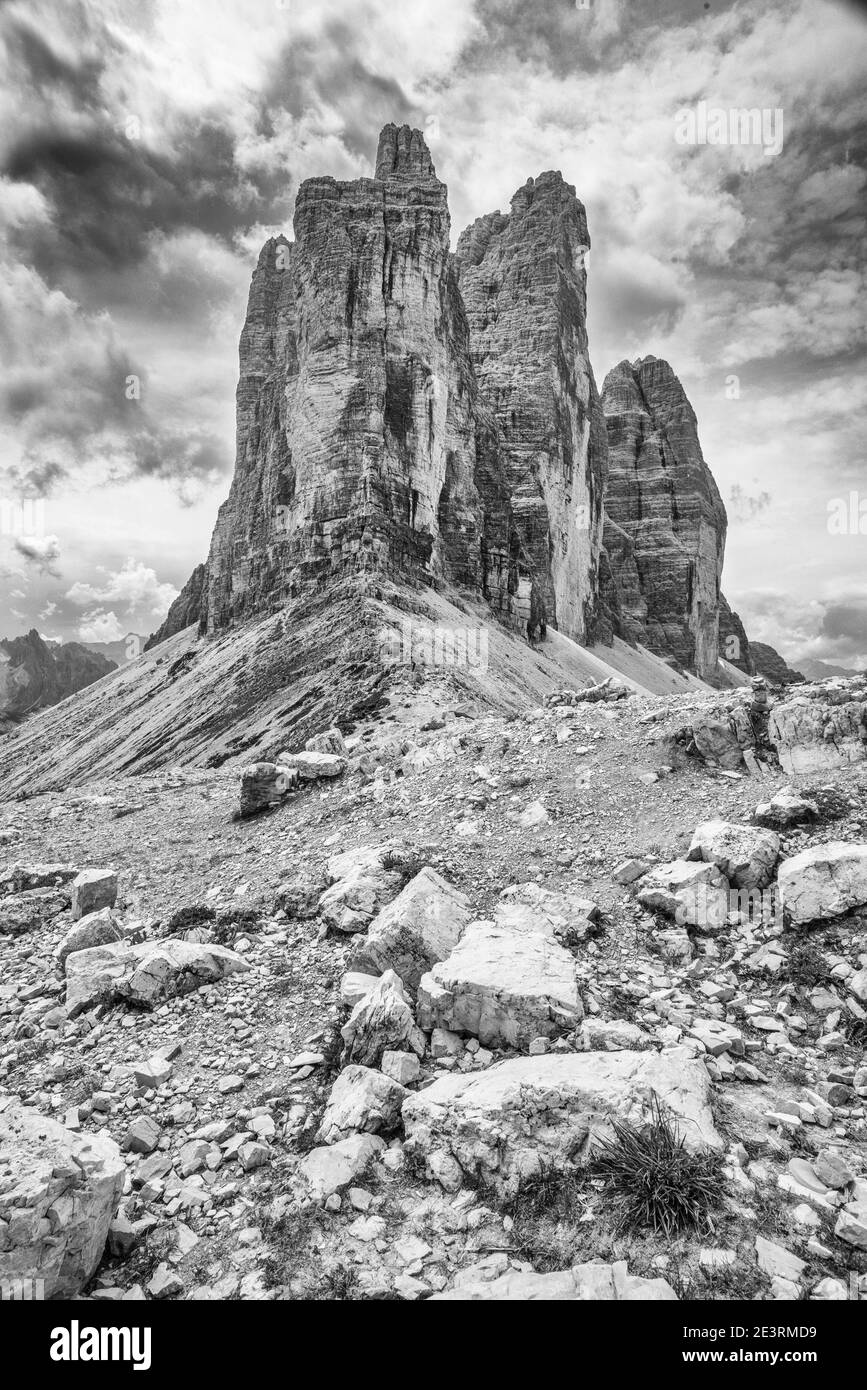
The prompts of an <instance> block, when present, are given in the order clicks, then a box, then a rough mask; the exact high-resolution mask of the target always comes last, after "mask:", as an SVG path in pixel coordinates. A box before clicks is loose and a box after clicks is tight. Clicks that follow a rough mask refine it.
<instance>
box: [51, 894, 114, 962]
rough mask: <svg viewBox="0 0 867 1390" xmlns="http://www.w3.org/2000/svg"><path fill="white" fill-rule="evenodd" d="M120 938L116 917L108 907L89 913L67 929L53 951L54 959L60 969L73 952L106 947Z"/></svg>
mask: <svg viewBox="0 0 867 1390" xmlns="http://www.w3.org/2000/svg"><path fill="white" fill-rule="evenodd" d="M122 937H123V931H122V930H121V926H120V922H119V921H118V919H117V917H116V916H115V915H114V913H113V912H112V910H111V908H110V907H103V908H101V909H100V910H99V911H98V912H89V913H88V914H87V916H86V917H82V918H81V919H80V921H78V922H76V923H75V924H74V925H73V926H71V927H70V928H69V931H68V932H66V933H65V935H64V936H63V939H62V940H61V942H60V945H59V946H58V948H57V950H56V951H55V953H54V958H55V960H56V961H57V964H58V966H60V967H61V968H62V967H63V966H64V964H65V963H66V958H67V956H71V955H72V954H73V952H75V951H86V950H89V949H90V947H91V946H106V945H108V944H109V943H110V942H113V941H120V940H121V939H122Z"/></svg>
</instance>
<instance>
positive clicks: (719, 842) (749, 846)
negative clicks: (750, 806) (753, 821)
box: [686, 820, 780, 888]
mask: <svg viewBox="0 0 867 1390" xmlns="http://www.w3.org/2000/svg"><path fill="white" fill-rule="evenodd" d="M686 857H687V859H701V860H704V862H705V863H706V864H716V866H717V868H719V869H721V870H722V872H723V873H724V874H725V876H726V878H727V879H728V880H729V882H730V883H733V884H734V885H735V886H736V887H738V888H766V887H767V885H768V884H769V883H770V882H771V880H772V878H773V876H774V868H775V866H776V863H777V860H778V859H779V857H780V840H779V836H777V835H775V834H774V832H773V831H772V830H762V829H760V828H757V827H755V826H750V825H737V824H735V823H734V822H732V821H724V820H711V821H706V822H705V823H704V824H703V825H700V826H699V827H698V828H697V830H696V832H695V834H694V835H693V837H692V843H691V845H690V847H689V850H688V851H687V856H686Z"/></svg>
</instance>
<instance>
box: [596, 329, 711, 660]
mask: <svg viewBox="0 0 867 1390" xmlns="http://www.w3.org/2000/svg"><path fill="white" fill-rule="evenodd" d="M602 404H603V408H604V411H605V418H606V423H607V427H608V482H607V486H606V492H605V514H606V522H605V535H604V544H605V551H606V554H607V557H608V562H609V565H610V571H611V579H610V585H609V589H610V590H613V594H612V593H611V592H609V594H608V595H605V597H606V598H608V600H609V602H610V603H611V606H619V610H620V615H621V622H622V626H623V634H624V636H626V637H627V638H628V639H630V640H632V641H637V642H642V643H643V644H644V645H646V646H648V647H650V648H651V650H652V651H655V652H658V653H660V654H662V655H671V656H674V657H675V658H676V659H677V661H678V662H679V663H680V664H681V665H682V666H684V667H686V668H687V669H688V670H690V671H694V672H695V673H696V674H697V675H699V676H701V677H702V678H704V679H711V680H713V679H714V678H715V675H716V666H717V648H718V641H719V611H720V575H721V573H722V562H723V552H724V549H725V536H726V525H727V520H726V511H725V507H724V505H723V502H722V498H721V497H720V495H719V491H718V489H717V486H716V483H715V482H714V480H713V477H712V475H711V472H710V469H709V468H708V467H707V464H706V463H705V461H704V457H703V455H702V452H701V445H700V444H699V440H698V432H697V426H696V418H695V414H694V412H693V410H692V407H691V406H690V404H689V401H688V400H687V398H686V394H685V392H684V390H683V387H682V386H681V384H680V382H679V381H678V379H677V377H676V376H675V374H674V372H673V371H672V369H671V367H670V366H669V365H668V363H667V362H663V361H659V360H658V359H657V358H655V357H645V358H642V359H641V360H640V361H637V362H633V363H629V362H621V363H619V365H618V366H616V367H615V368H614V369H613V371H611V372H609V374H608V376H607V377H606V378H605V384H604V386H603V388H602ZM612 599H613V602H612Z"/></svg>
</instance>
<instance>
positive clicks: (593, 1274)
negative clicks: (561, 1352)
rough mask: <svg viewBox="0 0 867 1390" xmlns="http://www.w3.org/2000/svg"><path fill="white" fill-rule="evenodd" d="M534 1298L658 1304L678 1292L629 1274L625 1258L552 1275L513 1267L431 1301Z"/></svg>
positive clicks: (529, 1300) (523, 1300)
mask: <svg viewBox="0 0 867 1390" xmlns="http://www.w3.org/2000/svg"><path fill="white" fill-rule="evenodd" d="M537 1300H541V1301H543V1302H545V1303H550V1302H557V1303H560V1302H572V1303H598V1302H606V1303H609V1302H611V1303H636V1302H641V1303H645V1302H656V1303H661V1302H671V1300H674V1302H677V1294H676V1293H675V1292H674V1289H673V1288H672V1287H671V1285H670V1284H668V1283H667V1282H666V1281H665V1279H641V1278H639V1276H638V1275H636V1274H630V1273H629V1270H628V1267H627V1264H626V1261H625V1260H617V1261H615V1263H614V1264H597V1263H589V1264H583V1265H573V1267H572V1268H571V1269H564V1270H558V1271H557V1272H556V1273H553V1274H536V1273H535V1272H532V1273H531V1272H525V1271H523V1270H517V1269H512V1270H509V1272H508V1274H502V1275H500V1277H499V1278H498V1279H491V1280H489V1281H485V1280H479V1281H478V1282H475V1283H462V1284H461V1286H460V1287H459V1288H455V1289H450V1290H449V1291H448V1293H437V1294H434V1295H433V1298H432V1299H430V1302H431V1303H434V1302H436V1301H440V1302H444V1301H452V1302H458V1301H461V1302H472V1303H481V1302H493V1301H501V1302H510V1303H532V1302H535V1301H537Z"/></svg>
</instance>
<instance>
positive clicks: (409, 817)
mask: <svg viewBox="0 0 867 1390" xmlns="http://www.w3.org/2000/svg"><path fill="white" fill-rule="evenodd" d="M585 697H586V690H584V691H583V692H582V691H581V690H579V691H578V693H577V695H576V694H575V693H574V692H569V691H563V692H560V693H557V692H555V693H554V694H551V695H548V696H547V697H545V698H544V699H543V700H542V701H541V702H540V703H538V704H530V705H529V706H528V707H526V708H525V709H524V710H523V711H521V712H520V713H518V714H516V715H513V716H504V715H502V714H500V713H489V712H485V711H484V710H481V711H480V710H478V709H476V710H472V709H469V710H468V709H467V707H466V705H465V704H464V703H463V702H462V701H460V700H458V699H455V697H454V692H452V695H451V697H450V696H449V687H448V683H447V682H441V683H440V684H439V685H434V684H429V685H426V686H425V687H423V688H422V689H421V690H419V688H418V686H417V685H415V684H414V683H413V682H412V681H409V680H408V681H407V683H406V684H405V686H404V688H403V689H402V690H400V691H398V692H397V693H393V694H392V697H391V704H390V707H389V708H388V709H387V710H386V711H385V712H384V713H381V714H380V717H379V718H378V720H376V721H374V720H372V719H370V720H367V721H366V722H361V723H359V724H358V725H357V726H356V728H355V729H354V731H353V732H352V733H351V735H349V736H348V737H346V738H344V737H343V736H342V735H341V734H340V733H339V732H338V731H336V730H334V731H325V730H323V731H322V733H321V735H320V736H318V737H314V738H313V739H311V740H310V741H309V748H308V750H307V751H306V752H302V753H296V754H285V755H283V756H282V757H281V758H279V759H278V760H277V767H278V769H279V776H280V778H281V781H280V788H279V791H278V792H277V793H276V794H275V795H274V798H273V799H274V802H275V804H274V806H273V808H272V809H271V810H270V811H266V812H264V813H260V814H258V815H252V816H248V817H243V818H241V817H240V816H239V793H240V790H241V785H242V779H240V778H239V776H238V771H237V769H227V768H222V767H218V768H210V769H209V768H204V767H201V768H190V767H187V768H182V767H167V768H165V769H164V770H162V771H156V772H153V773H150V774H148V773H144V774H140V775H138V776H124V775H123V774H117V775H114V776H112V777H110V778H106V779H104V780H97V781H92V782H90V783H86V784H80V785H79V786H77V787H75V788H73V787H69V788H68V789H55V790H52V791H40V792H37V793H36V794H34V795H30V796H28V795H26V794H19V796H18V797H17V798H16V799H12V800H9V801H7V803H6V804H5V808H4V810H3V813H2V820H0V855H2V862H3V864H4V865H5V868H4V869H2V870H0V894H2V895H3V896H2V897H0V953H2V972H0V1278H2V1279H4V1280H9V1279H15V1278H19V1279H32V1278H38V1279H42V1280H44V1281H45V1291H46V1293H47V1294H48V1295H49V1296H54V1297H70V1296H74V1297H82V1298H88V1299H101V1300H112V1299H154V1298H170V1299H172V1298H173V1299H225V1298H235V1297H240V1298H242V1299H293V1298H310V1297H312V1298H333V1299H354V1298H397V1299H408V1300H416V1299H428V1298H437V1297H453V1298H474V1299H475V1298H477V1299H486V1298H500V1299H502V1298H519V1299H524V1298H539V1297H543V1298H549V1297H556V1298H575V1297H584V1298H587V1297H593V1298H604V1299H618V1298H619V1299H635V1298H640V1299H645V1298H661V1299H673V1298H681V1299H731V1298H755V1299H797V1298H805V1299H820V1300H828V1299H832V1300H837V1299H839V1300H843V1299H859V1298H861V1299H863V1298H865V1297H867V1109H865V1103H867V1067H865V1063H864V1054H863V1044H864V1037H865V1023H867V826H865V819H864V817H865V783H867V761H865V758H864V751H865V747H867V743H865V723H867V720H865V713H867V704H865V689H864V684H863V681H854V682H845V681H837V682H830V683H827V684H826V685H825V686H811V687H802V688H801V689H800V691H799V692H797V693H794V694H791V693H790V694H788V695H785V696H784V695H783V694H781V695H780V697H779V699H778V701H777V704H776V706H775V709H774V711H773V712H772V722H771V730H772V733H773V736H774V738H775V739H776V740H777V742H778V746H779V748H780V758H781V761H782V762H784V764H785V766H784V767H774V766H768V767H766V769H765V773H766V775H765V776H764V777H762V778H756V777H749V776H746V775H745V769H744V767H743V765H742V764H741V765H738V762H737V757H736V756H734V755H733V754H732V752H731V749H728V750H726V749H725V748H724V747H723V743H724V740H722V735H721V734H720V730H725V728H726V727H727V725H726V719H727V717H728V713H729V712H730V711H731V710H732V709H733V708H734V707H736V706H737V705H738V703H739V702H741V703H742V702H743V701H744V699H745V695H744V692H742V691H732V692H729V693H728V694H727V695H725V696H722V695H720V694H719V693H713V692H709V691H707V690H703V689H700V688H699V689H695V690H687V691H681V692H678V693H675V694H670V695H661V696H652V695H639V694H635V693H627V690H626V688H625V687H622V688H619V689H618V688H614V687H613V686H609V687H608V691H607V696H605V697H604V698H603V697H600V698H598V699H593V700H589V699H587V698H585ZM714 731H716V742H715V743H714V739H713V737H712V735H714ZM721 740H722V741H721ZM702 750H703V752H704V756H702V755H701V754H702ZM726 763H728V764H730V765H729V766H725V765H724V764H726ZM256 766H257V768H258V769H259V774H258V775H259V777H260V779H261V778H262V777H265V780H266V781H267V776H266V773H265V772H263V770H262V767H263V765H259V764H257V765H256ZM266 766H270V765H266ZM252 775H253V774H250V773H248V774H246V784H247V785H248V787H249V782H250V777H251V776H252ZM757 808H760V809H757ZM656 1106H658V1107H659V1110H655V1107H656ZM660 1111H661V1113H662V1115H663V1116H664V1117H665V1118H666V1120H667V1123H668V1124H669V1126H670V1127H673V1128H672V1132H673V1133H674V1134H675V1136H679V1137H680V1138H681V1139H682V1140H683V1142H684V1149H683V1151H682V1154H686V1155H687V1156H688V1158H689V1156H694V1157H695V1158H696V1159H701V1161H702V1163H703V1164H704V1168H703V1172H704V1173H705V1181H706V1187H707V1191H708V1194H709V1200H708V1203H707V1204H706V1206H705V1207H704V1208H703V1215H702V1218H701V1220H700V1221H699V1223H698V1224H697V1225H696V1226H692V1227H690V1226H686V1227H684V1228H682V1229H675V1230H674V1231H673V1232H672V1233H671V1234H665V1233H663V1232H661V1231H660V1230H659V1229H656V1230H655V1229H653V1227H652V1226H646V1227H642V1226H641V1225H640V1224H636V1223H635V1222H632V1223H625V1224H624V1222H623V1221H622V1219H621V1218H622V1217H623V1194H622V1191H620V1190H619V1189H618V1186H617V1182H616V1179H615V1177H614V1176H612V1173H611V1170H610V1168H609V1169H606V1168H605V1165H604V1163H602V1164H601V1165H600V1162H599V1159H600V1156H601V1155H603V1154H604V1149H605V1140H606V1138H607V1139H608V1140H610V1139H611V1137H612V1135H613V1134H616V1132H617V1130H616V1122H617V1121H621V1122H625V1123H627V1124H632V1125H634V1126H637V1127H638V1129H637V1130H636V1131H635V1132H639V1130H640V1129H641V1127H642V1126H646V1125H647V1124H651V1125H652V1124H653V1122H654V1114H655V1113H656V1114H657V1116H658V1114H659V1113H660ZM682 1154H681V1156H680V1157H678V1156H677V1154H675V1159H676V1160H677V1164H681V1163H682V1162H686V1161H688V1158H687V1159H683V1156H682Z"/></svg>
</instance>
